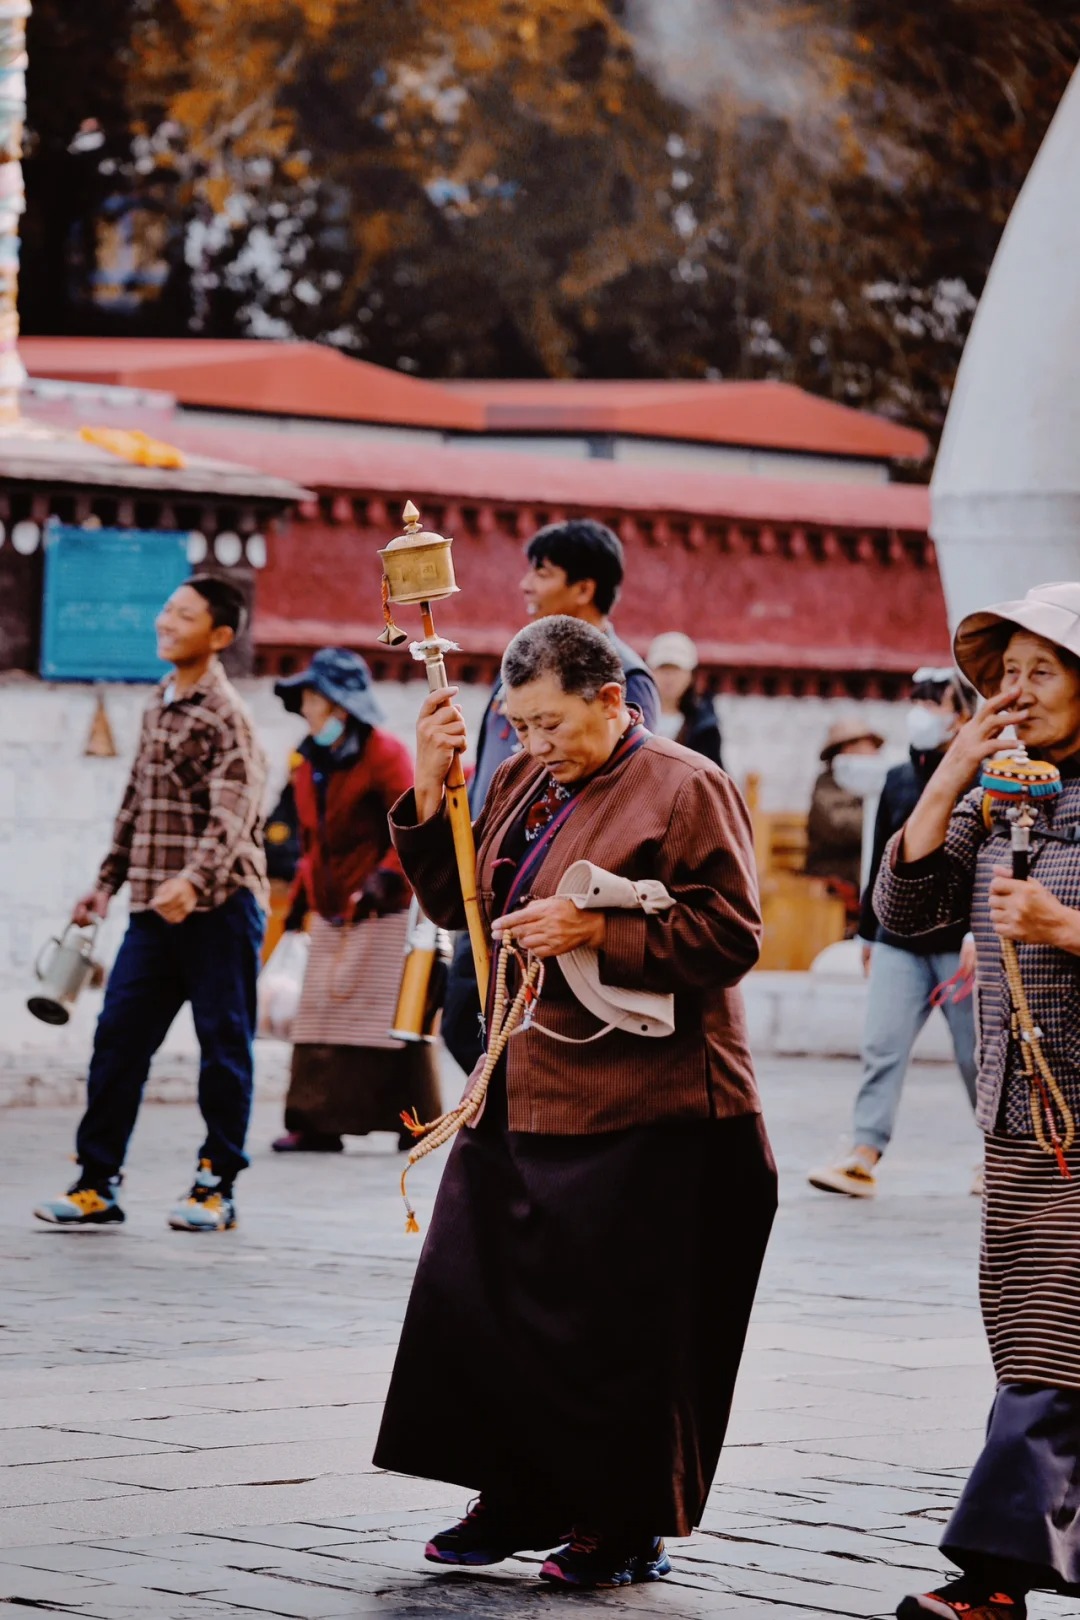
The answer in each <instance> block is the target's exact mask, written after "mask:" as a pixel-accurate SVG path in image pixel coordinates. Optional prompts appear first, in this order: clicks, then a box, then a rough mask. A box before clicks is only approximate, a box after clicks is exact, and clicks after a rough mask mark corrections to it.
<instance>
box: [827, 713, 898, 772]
mask: <svg viewBox="0 0 1080 1620" xmlns="http://www.w3.org/2000/svg"><path fill="white" fill-rule="evenodd" d="M864 737H869V739H870V741H871V742H874V743H876V744H877V746H878V747H879V748H881V747H882V746H883V744H884V742H885V739H884V737H883V736H882V735H881V733H880V731H875V730H874V728H873V726H868V725H867V724H866V723H865V721H862V720H858V719H856V717H855V716H854V715H849V716H848V717H847V718H846V719H844V720H834V721H833V723H832V725H831V726H830V727H829V734H828V736H827V737H826V738H825V746H824V748H823V749H822V750H821V758H822V760H823V761H824V763H825V764H826V765H827V764H828V763H829V761H830V759H834V758H835V757H836V755H837V754H838V753H839V752H840V750H841V749H842V748H846V747H847V745H848V743H853V742H862V740H863V738H864Z"/></svg>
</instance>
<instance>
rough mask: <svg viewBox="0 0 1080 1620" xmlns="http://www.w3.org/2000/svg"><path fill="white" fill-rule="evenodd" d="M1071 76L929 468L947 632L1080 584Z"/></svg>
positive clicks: (989, 288)
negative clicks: (966, 617)
mask: <svg viewBox="0 0 1080 1620" xmlns="http://www.w3.org/2000/svg"><path fill="white" fill-rule="evenodd" d="M1078 179H1080V73H1077V74H1076V75H1074V77H1073V80H1072V82H1071V84H1070V85H1069V88H1068V90H1067V91H1066V93H1065V96H1064V98H1063V99H1062V102H1061V106H1060V107H1059V108H1058V111H1057V113H1056V115H1055V117H1054V121H1053V123H1052V124H1051V125H1050V128H1049V130H1048V131H1047V134H1046V138H1045V140H1044V141H1043V144H1042V147H1041V149H1040V151H1039V154H1038V157H1037V158H1036V160H1035V163H1034V165H1033V167H1032V170H1031V173H1030V174H1029V175H1028V178H1027V180H1026V182H1025V184H1024V187H1023V190H1022V191H1021V193H1020V196H1019V197H1018V199H1017V201H1016V205H1015V207H1014V208H1013V211H1012V214H1011V216H1010V219H1009V223H1008V225H1007V226H1006V229H1005V233H1004V235H1003V236H1002V239H1001V244H1000V246H999V248H998V251H997V255H996V257H995V259H994V263H993V267H992V269H991V272H990V278H989V280H988V282H987V285H986V290H985V292H984V293H983V297H982V300H981V302H980V304H979V308H978V311H977V313H976V316H975V320H974V323H973V325H972V329H971V334H970V336H969V338H968V341H967V346H966V347H965V349H964V356H963V360H962V362H961V365H960V371H959V375H958V377H957V382H956V389H955V392H954V394H953V398H952V404H951V405H950V407H949V414H948V417H947V419H946V423H945V432H944V436H943V438H942V442H941V449H940V452H939V454H938V459H937V465H936V467H935V470H934V477H933V481H932V483H931V486H930V493H931V525H930V528H931V533H932V535H933V537H934V540H935V542H936V544H937V551H938V564H939V567H940V570H941V579H942V584H943V585H944V588H945V600H946V604H947V606H948V611H949V620H950V623H952V624H954V625H955V623H956V621H957V620H958V619H959V618H960V617H962V615H963V614H964V613H967V612H969V611H970V610H971V609H972V608H976V607H983V606H985V605H986V604H987V603H989V602H995V601H1003V600H1009V599H1011V598H1014V597H1018V596H1023V594H1024V592H1025V591H1027V590H1028V589H1029V588H1030V587H1031V586H1032V585H1037V584H1041V583H1044V582H1048V581H1050V580H1063V579H1080V208H1078V207H1077V184H1078Z"/></svg>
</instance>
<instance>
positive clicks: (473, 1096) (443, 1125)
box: [401, 933, 542, 1232]
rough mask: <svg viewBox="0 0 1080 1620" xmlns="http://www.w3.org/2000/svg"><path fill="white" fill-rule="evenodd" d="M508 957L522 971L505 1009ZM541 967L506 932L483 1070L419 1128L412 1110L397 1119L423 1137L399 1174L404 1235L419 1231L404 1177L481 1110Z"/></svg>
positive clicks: (527, 1008)
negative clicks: (459, 1098) (461, 1094)
mask: <svg viewBox="0 0 1080 1620" xmlns="http://www.w3.org/2000/svg"><path fill="white" fill-rule="evenodd" d="M511 956H512V957H513V958H514V960H515V961H516V962H517V963H518V966H519V967H520V968H521V971H522V981H521V988H520V989H519V990H518V993H517V995H516V996H515V997H514V999H513V1001H512V1002H511V1004H510V1007H509V1009H507V1000H508V998H509V991H508V989H507V985H506V976H507V969H508V967H509V962H510V958H511ZM541 971H542V964H541V963H540V962H539V961H538V960H533V961H528V960H526V959H525V958H523V957H522V955H521V952H520V951H519V950H518V949H517V947H516V946H515V945H514V941H513V936H512V935H511V934H510V933H506V934H505V935H504V936H503V940H502V944H501V946H500V949H499V959H498V964H497V966H496V970H495V997H494V1002H493V1005H492V1009H491V1038H490V1040H489V1041H488V1050H487V1055H486V1056H485V1059H484V1067H483V1068H482V1069H481V1071H480V1073H479V1075H478V1076H477V1079H476V1083H475V1085H473V1086H472V1087H471V1088H470V1090H469V1093H468V1095H467V1096H466V1097H464V1098H463V1099H462V1101H461V1102H460V1103H458V1105H457V1107H456V1108H451V1109H449V1110H448V1111H447V1112H446V1113H445V1114H440V1115H439V1117H438V1118H437V1119H433V1120H431V1121H430V1122H429V1123H428V1124H427V1125H422V1124H421V1123H420V1120H419V1119H418V1118H417V1115H416V1111H415V1109H414V1110H413V1112H412V1114H407V1113H403V1114H402V1116H401V1118H402V1122H403V1123H404V1124H405V1126H406V1127H407V1128H408V1129H409V1130H410V1131H411V1132H412V1133H413V1135H414V1136H416V1137H421V1136H422V1137H423V1141H422V1142H420V1143H419V1145H418V1146H417V1147H415V1148H413V1150H412V1152H411V1153H410V1154H409V1157H408V1160H407V1162H406V1165H405V1168H404V1170H403V1171H402V1172H401V1197H402V1200H403V1202H404V1204H405V1230H406V1232H419V1230H420V1222H419V1221H418V1220H417V1218H416V1211H415V1210H414V1209H413V1206H412V1204H411V1203H410V1202H409V1195H408V1193H407V1192H406V1190H405V1181H406V1177H407V1176H408V1174H409V1171H410V1170H411V1169H412V1167H413V1165H414V1164H419V1162H420V1160H421V1159H426V1158H427V1156H428V1154H429V1153H436V1152H437V1151H438V1149H439V1148H441V1147H444V1146H445V1145H446V1143H447V1142H449V1141H450V1140H451V1139H452V1138H453V1137H454V1136H456V1135H457V1133H458V1131H460V1130H461V1128H462V1126H463V1125H467V1124H468V1123H469V1121H470V1120H471V1119H474V1118H475V1117H476V1115H477V1114H478V1113H479V1112H480V1109H481V1108H482V1107H483V1104H484V1099H485V1098H486V1096H487V1094H488V1087H489V1085H490V1084H491V1077H492V1075H493V1074H494V1073H495V1070H496V1069H497V1068H498V1066H499V1061H500V1059H501V1058H502V1055H503V1053H504V1052H505V1051H506V1047H507V1043H508V1042H509V1040H510V1037H511V1035H513V1034H514V1033H515V1031H516V1030H518V1029H519V1028H520V1027H521V1026H522V1022H523V1020H524V1019H525V1015H526V1013H527V1012H530V1011H531V1009H532V1005H533V1003H534V1001H535V1000H536V996H537V984H538V981H539V979H540V976H541Z"/></svg>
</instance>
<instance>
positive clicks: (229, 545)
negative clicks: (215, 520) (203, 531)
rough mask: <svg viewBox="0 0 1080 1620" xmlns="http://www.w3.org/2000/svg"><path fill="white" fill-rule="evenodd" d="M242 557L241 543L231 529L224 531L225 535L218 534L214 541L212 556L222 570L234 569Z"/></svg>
mask: <svg viewBox="0 0 1080 1620" xmlns="http://www.w3.org/2000/svg"><path fill="white" fill-rule="evenodd" d="M243 555H244V545H243V541H242V540H241V539H240V536H239V535H238V534H234V533H233V531H232V530H231V529H226V530H225V533H224V534H219V535H218V537H217V539H216V540H215V541H214V556H215V557H216V558H217V560H218V562H219V563H220V564H221V566H222V568H235V567H236V565H237V563H238V562H239V561H240V558H241V557H242V556H243Z"/></svg>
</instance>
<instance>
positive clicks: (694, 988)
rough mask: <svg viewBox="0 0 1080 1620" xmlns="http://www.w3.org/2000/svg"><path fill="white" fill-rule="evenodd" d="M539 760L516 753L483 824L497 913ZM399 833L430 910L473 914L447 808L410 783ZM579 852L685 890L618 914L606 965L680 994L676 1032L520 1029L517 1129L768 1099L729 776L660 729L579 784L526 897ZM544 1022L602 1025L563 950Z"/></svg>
mask: <svg viewBox="0 0 1080 1620" xmlns="http://www.w3.org/2000/svg"><path fill="white" fill-rule="evenodd" d="M541 774H542V767H541V766H540V765H539V764H537V762H536V761H534V760H533V759H531V758H530V756H529V755H527V754H517V755H515V756H514V757H513V758H512V759H509V760H507V761H506V763H505V764H504V765H502V766H500V768H499V770H498V771H497V773H496V775H495V777H494V779H493V781H492V784H491V788H490V791H489V793H488V797H487V802H486V804H485V806H484V810H483V813H482V814H481V816H480V818H479V820H478V821H477V822H476V824H475V828H476V840H477V850H478V886H479V893H480V903H481V907H482V910H483V912H484V921H485V925H487V926H488V927H490V923H491V912H492V888H493V883H492V875H493V870H494V866H495V862H496V861H497V859H498V857H499V851H500V849H501V847H502V844H503V840H504V838H505V837H506V834H507V831H508V829H509V827H510V825H511V824H512V822H513V821H514V819H515V817H516V816H517V815H518V814H519V813H520V811H521V809H522V807H523V805H524V804H525V802H526V801H527V800H528V799H530V798H531V797H532V795H533V793H534V792H535V790H536V787H537V782H538V778H539V776H540V775H541ZM390 832H391V836H392V838H393V840H394V844H395V846H396V847H397V851H398V854H399V855H400V857H401V864H402V866H403V867H404V869H405V872H406V874H407V876H408V878H409V879H410V881H411V882H412V884H413V885H414V887H415V889H416V892H417V894H418V896H419V898H420V903H421V905H422V906H423V907H424V910H425V911H426V912H427V914H428V916H429V917H431V918H432V919H433V920H434V921H435V922H437V923H439V924H440V925H441V926H442V927H445V928H462V927H464V925H465V913H464V908H463V905H462V899H461V887H460V884H459V882H458V875H457V868H456V866H455V862H454V850H453V840H452V838H451V833H450V824H449V821H448V819H447V816H446V812H445V807H444V808H443V810H442V811H441V812H440V813H439V814H438V815H435V816H433V817H431V819H430V820H428V821H426V822H422V823H420V824H419V825H418V824H417V820H416V801H415V799H414V797H413V795H412V794H411V793H407V794H405V795H404V797H402V798H401V799H399V800H398V802H397V804H396V805H395V806H394V808H393V810H392V811H391V813H390ZM583 859H587V860H590V861H593V862H595V864H596V865H598V866H602V867H604V868H606V869H607V870H608V871H611V872H616V873H618V874H619V875H620V876H623V877H628V878H631V879H634V880H640V879H642V878H659V880H660V881H661V882H662V883H663V884H665V886H666V887H667V889H668V892H669V893H670V894H671V895H672V896H673V897H674V899H675V902H676V904H675V905H674V907H673V908H672V909H671V910H670V911H668V912H665V913H663V914H661V915H658V916H651V917H647V916H645V915H644V913H641V912H637V911H612V912H608V913H607V917H606V938H605V944H604V949H603V951H602V953H601V959H600V972H601V978H602V980H603V981H604V982H605V983H608V984H612V985H620V986H624V987H626V988H631V989H639V990H654V991H659V992H661V993H672V994H674V996H675V1033H674V1034H673V1035H670V1036H667V1037H664V1038H662V1039H655V1038H644V1037H641V1036H635V1035H630V1034H628V1033H627V1032H625V1031H623V1030H613V1031H612V1032H611V1033H610V1034H607V1035H604V1036H602V1037H601V1038H600V1039H599V1040H597V1041H595V1042H593V1043H592V1044H590V1045H586V1046H572V1045H566V1044H564V1043H563V1042H562V1041H556V1040H552V1039H550V1038H549V1037H548V1036H546V1035H544V1034H542V1033H540V1032H539V1031H537V1030H536V1029H534V1028H530V1029H526V1030H524V1031H523V1032H522V1033H520V1034H516V1035H514V1036H513V1037H512V1039H511V1041H510V1044H509V1046H508V1048H507V1068H506V1091H507V1104H508V1113H509V1125H510V1129H511V1130H514V1131H530V1132H548V1133H551V1134H553V1135H557V1136H572V1135H590V1134H594V1133H597V1132H601V1131H613V1130H621V1129H623V1128H625V1127H626V1126H629V1125H645V1124H652V1123H656V1122H659V1121H662V1120H685V1119H723V1118H730V1117H732V1116H735V1115H739V1114H755V1113H759V1112H760V1103H759V1100H758V1093H757V1087H756V1084H755V1081H754V1071H753V1065H752V1062H751V1058H750V1050H749V1045H748V1042H747V1033H746V1019H745V1014H744V1011H743V1002H742V995H741V993H740V992H739V990H738V989H736V988H735V986H736V985H737V983H738V981H739V980H740V979H741V978H742V976H743V975H744V974H745V973H746V972H747V971H748V970H749V969H750V968H752V967H753V965H754V963H755V962H756V961H757V957H758V949H759V944H760V938H761V914H760V910H759V906H758V886H757V869H756V866H755V862H754V847H753V837H752V833H751V829H750V820H749V817H748V815H747V811H746V806H745V805H744V803H743V800H742V797H741V795H740V794H739V791H738V789H737V788H736V787H735V785H734V783H733V782H732V781H731V780H730V778H729V777H727V776H725V774H724V773H723V771H721V770H719V769H718V768H717V767H716V766H715V765H713V764H712V763H711V762H710V761H709V760H706V759H704V758H703V757H702V756H701V755H700V754H695V753H691V752H690V750H689V749H687V748H683V747H680V745H679V744H678V743H673V742H668V741H666V740H665V739H663V738H660V737H650V738H649V739H648V741H647V742H646V743H645V744H644V746H643V747H642V748H640V749H639V750H638V751H637V752H636V753H634V754H632V755H631V756H630V758H629V759H628V760H626V761H625V762H624V764H623V765H622V766H621V767H620V768H618V769H616V770H615V771H613V772H612V773H611V774H610V775H601V776H598V777H595V778H593V780H592V781H590V782H588V783H587V784H586V785H585V786H584V787H583V788H582V789H581V790H580V801H579V803H578V806H577V808H576V810H575V811H574V813H573V814H572V816H571V817H570V818H569V820H568V821H567V822H566V824H565V826H563V827H562V829H561V830H560V831H559V832H558V834H557V835H556V837H555V839H554V842H553V843H552V845H551V848H550V850H549V852H548V855H547V858H546V859H545V861H544V863H543V866H542V867H541V869H540V871H539V873H538V874H537V876H536V878H535V880H534V883H533V886H532V889H531V892H530V894H529V896H528V897H527V898H530V899H542V898H544V897H546V896H549V895H553V894H554V893H555V891H556V889H557V887H558V884H559V880H560V879H561V877H562V876H563V874H564V872H565V871H566V870H567V868H568V867H569V866H572V865H573V863H574V862H575V861H577V860H583ZM523 898H526V897H523ZM536 1021H537V1022H538V1023H541V1024H543V1025H545V1026H546V1027H548V1028H550V1029H553V1030H555V1031H557V1032H558V1033H559V1034H562V1035H567V1036H572V1037H573V1038H574V1039H576V1040H581V1039H582V1038H583V1037H588V1036H590V1035H594V1034H595V1033H596V1031H597V1030H598V1029H599V1028H601V1027H602V1026H601V1025H600V1024H599V1022H598V1021H597V1020H596V1019H595V1018H593V1016H592V1015H591V1014H590V1013H588V1012H586V1010H585V1009H584V1008H583V1007H582V1006H581V1005H580V1003H579V1002H578V1001H576V1000H575V999H574V997H573V995H572V994H571V992H570V989H569V987H568V985H567V983H566V980H565V979H564V978H563V976H562V974H561V973H560V971H559V969H558V965H557V960H554V961H549V962H547V963H546V974H545V979H544V985H543V993H542V996H541V998H540V1001H539V1003H538V1006H537V1011H536Z"/></svg>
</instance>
